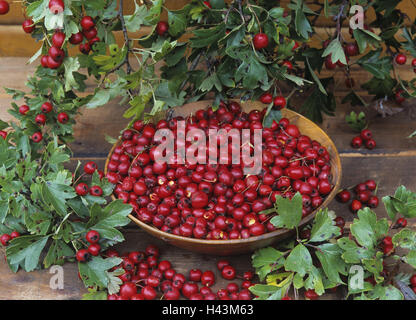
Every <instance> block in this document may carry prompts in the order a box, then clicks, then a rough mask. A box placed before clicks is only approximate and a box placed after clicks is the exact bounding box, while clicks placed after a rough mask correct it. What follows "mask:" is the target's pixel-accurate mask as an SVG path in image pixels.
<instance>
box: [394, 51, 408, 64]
mask: <svg viewBox="0 0 416 320" xmlns="http://www.w3.org/2000/svg"><path fill="white" fill-rule="evenodd" d="M406 60H407V58H406V56H405V55H404V54H403V53H399V54H398V55H396V57H395V58H394V61H396V63H397V64H400V65H403V64H405V63H406Z"/></svg>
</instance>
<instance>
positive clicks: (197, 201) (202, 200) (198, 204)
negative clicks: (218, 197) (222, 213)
mask: <svg viewBox="0 0 416 320" xmlns="http://www.w3.org/2000/svg"><path fill="white" fill-rule="evenodd" d="M191 204H192V207H193V208H194V209H202V208H204V207H206V206H207V205H208V195H207V194H206V193H205V192H202V191H197V192H194V193H193V194H192V196H191Z"/></svg>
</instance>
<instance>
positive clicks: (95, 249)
mask: <svg viewBox="0 0 416 320" xmlns="http://www.w3.org/2000/svg"><path fill="white" fill-rule="evenodd" d="M100 251H101V247H100V245H99V244H97V243H94V244H90V245H89V246H88V253H89V254H91V255H92V256H95V257H96V256H98V255H99V254H100Z"/></svg>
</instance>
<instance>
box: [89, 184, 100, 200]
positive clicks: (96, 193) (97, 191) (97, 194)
mask: <svg viewBox="0 0 416 320" xmlns="http://www.w3.org/2000/svg"><path fill="white" fill-rule="evenodd" d="M90 195H92V196H95V197H101V196H102V195H103V189H101V187H100V186H92V187H91V189H90Z"/></svg>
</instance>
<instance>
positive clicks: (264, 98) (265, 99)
mask: <svg viewBox="0 0 416 320" xmlns="http://www.w3.org/2000/svg"><path fill="white" fill-rule="evenodd" d="M260 101H261V103H264V104H270V103H272V102H273V96H272V95H271V94H270V93H268V92H265V93H263V94H262V95H261V96H260Z"/></svg>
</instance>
